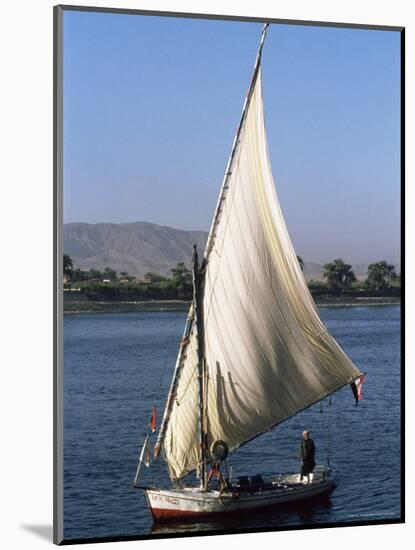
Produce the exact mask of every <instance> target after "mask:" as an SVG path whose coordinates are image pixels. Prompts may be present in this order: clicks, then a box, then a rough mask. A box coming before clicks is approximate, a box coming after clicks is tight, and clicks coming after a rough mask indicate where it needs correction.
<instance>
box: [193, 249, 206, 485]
mask: <svg viewBox="0 0 415 550" xmlns="http://www.w3.org/2000/svg"><path fill="white" fill-rule="evenodd" d="M192 260H193V262H192V263H193V306H194V312H195V321H196V332H197V371H198V398H199V399H198V401H199V403H198V404H199V447H200V453H199V469H200V487H201V488H205V487H206V433H205V427H204V421H203V419H204V406H205V403H204V398H205V396H204V377H205V372H204V371H205V369H204V363H205V353H204V340H205V339H204V329H203V305H202V304H203V302H202V299H201V277H200V272H199V258H198V255H197V247H196V245H193V258H192Z"/></svg>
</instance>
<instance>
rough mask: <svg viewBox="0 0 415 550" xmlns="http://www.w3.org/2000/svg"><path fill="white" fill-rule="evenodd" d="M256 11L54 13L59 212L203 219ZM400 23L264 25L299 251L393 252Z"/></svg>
mask: <svg viewBox="0 0 415 550" xmlns="http://www.w3.org/2000/svg"><path fill="white" fill-rule="evenodd" d="M261 27H262V25H261V24H259V23H250V22H244V23H241V22H228V21H210V20H200V19H179V18H168V17H148V16H133V15H119V14H100V13H87V12H65V15H64V217H65V222H79V221H84V222H91V223H96V222H115V223H118V222H132V221H149V222H154V223H158V224H161V225H168V226H172V227H178V228H181V229H203V230H208V229H209V227H210V222H211V218H212V215H213V211H214V208H215V205H216V200H217V195H218V192H219V187H220V184H221V181H222V177H223V173H224V170H225V166H226V162H227V159H228V156H229V153H230V147H231V144H232V140H233V136H234V132H235V129H236V126H237V124H238V121H239V117H240V113H241V109H242V104H243V100H244V97H245V93H246V90H247V87H248V84H249V80H250V77H251V73H252V67H253V63H254V59H255V55H256V50H257V46H258V41H259V36H260V30H261ZM399 56H400V36H399V34H398V33H397V32H392V31H390V32H389V31H388V32H385V31H369V30H360V29H359V30H356V29H353V30H352V29H335V28H325V27H306V26H292V25H277V24H272V25H271V26H270V28H269V30H268V35H267V40H266V43H265V46H264V51H263V62H262V66H263V86H264V104H265V119H266V120H265V122H266V127H267V133H268V143H269V150H270V156H271V164H272V168H273V174H274V178H275V181H276V187H277V192H278V196H279V200H280V203H281V207H282V210H283V213H284V216H285V220H286V223H287V226H288V230H289V232H290V235H291V238H292V240H293V244H294V247H295V249H296V251H297V253H298V254H300V255H301V256H302V257H303V258H304V259H305V261H315V262H323V261H328V260H331V259H333V258H335V257H336V258H337V257H342V258H343V259H344V260H345V261H348V262H350V263H367V262H371V261H376V260H378V259H387V260H389V261H392V262H394V263H398V264H399V262H400V260H399V256H400V241H399V224H400V121H399V112H400V57H399Z"/></svg>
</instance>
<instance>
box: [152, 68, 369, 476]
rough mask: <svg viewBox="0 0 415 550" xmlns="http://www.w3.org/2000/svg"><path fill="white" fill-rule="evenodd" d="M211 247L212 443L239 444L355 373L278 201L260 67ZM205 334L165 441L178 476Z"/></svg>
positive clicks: (185, 462) (193, 421)
mask: <svg viewBox="0 0 415 550" xmlns="http://www.w3.org/2000/svg"><path fill="white" fill-rule="evenodd" d="M230 170H231V174H230V176H229V177H228V180H227V185H226V189H227V190H226V191H225V195H224V198H223V200H222V202H221V208H220V213H219V216H218V219H217V220H216V222H215V227H214V235H215V236H214V239H213V241H212V243H211V246H209V247H208V250H207V252H208V257H207V265H206V273H205V280H204V288H203V309H204V333H205V358H206V375H207V382H206V386H205V407H206V426H205V429H206V432H207V440H208V446H209V445H210V444H211V443H212V442H213V441H215V440H218V439H220V440H224V441H226V443H227V444H228V446H229V448H230V449H231V450H234V449H236V448H237V447H238V446H240V445H241V444H243V443H244V442H246V441H248V440H250V439H252V438H253V437H255V436H256V435H259V434H261V433H263V432H265V431H266V430H268V429H270V428H271V427H273V426H275V425H276V424H278V423H280V422H282V421H283V420H285V419H287V418H289V417H291V416H292V415H294V414H296V413H297V412H299V411H300V410H302V409H304V408H306V407H307V406H309V405H311V404H313V403H314V402H317V401H319V400H320V399H322V398H324V397H325V396H327V395H329V394H331V393H333V392H334V391H336V390H337V389H339V388H340V387H342V386H344V385H346V384H347V383H348V382H350V381H351V380H352V379H354V378H356V377H357V376H358V375H359V374H360V371H359V369H358V368H357V367H356V366H355V365H354V364H353V363H352V361H351V360H350V359H349V358H348V357H347V356H346V354H345V353H344V352H343V351H342V350H341V348H340V347H339V346H338V344H337V343H336V342H335V340H334V339H333V337H332V336H331V335H330V334H329V333H328V332H327V329H326V328H325V326H324V324H323V323H322V321H321V320H320V317H319V315H318V311H317V308H316V307H315V304H314V302H313V299H312V297H311V295H310V292H309V290H308V288H307V284H306V282H305V279H304V277H303V274H302V272H301V269H300V267H299V264H298V261H297V257H296V254H295V252H294V249H293V247H292V244H291V241H290V238H289V235H288V232H287V229H286V226H285V222H284V219H283V216H282V212H281V209H280V205H279V202H278V198H277V194H276V190H275V184H274V181H273V178H272V173H271V167H270V163H269V156H268V148H267V142H266V135H265V126H264V115H263V103H262V88H261V71H260V69H259V70H258V71H257V75H256V80H255V82H254V88H253V92H252V95H251V97H250V101H249V105H248V109H247V112H246V115H245V118H244V121H243V124H242V129H241V132H240V134H239V143H238V144H237V149H236V152H235V155H234V159H233V163H232V166H231V167H230ZM197 374H198V371H197V339H196V327H195V326H193V329H192V333H191V335H190V338H189V344H188V345H187V347H186V353H185V355H184V357H183V360H182V362H181V365H180V369H179V371H178V380H177V390H176V395H175V399H174V401H173V404H172V407H171V410H170V411H169V413H170V415H169V420H168V423H167V426H166V427H165V435H164V441H163V447H164V455H165V459H166V462H167V464H168V467H169V473H170V476H171V477H172V478H173V479H177V478H181V477H183V476H184V475H186V474H187V473H189V472H190V471H192V470H194V469H195V468H197V465H198V461H199V452H200V451H199V448H200V447H199V435H198V406H197V403H198V380H197Z"/></svg>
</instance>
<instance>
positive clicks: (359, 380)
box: [350, 374, 365, 405]
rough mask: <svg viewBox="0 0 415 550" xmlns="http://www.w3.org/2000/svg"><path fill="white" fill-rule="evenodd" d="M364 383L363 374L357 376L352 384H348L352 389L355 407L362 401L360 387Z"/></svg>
mask: <svg viewBox="0 0 415 550" xmlns="http://www.w3.org/2000/svg"><path fill="white" fill-rule="evenodd" d="M364 381H365V377H364V375H363V374H361V375H360V376H358V377H357V378H355V379H354V380H353V382H352V383H351V384H350V386H351V387H352V391H353V395H354V398H355V399H356V405H357V404H358V402H359V401H361V400H362V399H363V393H362V387H363V384H364Z"/></svg>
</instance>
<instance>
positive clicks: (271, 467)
mask: <svg viewBox="0 0 415 550" xmlns="http://www.w3.org/2000/svg"><path fill="white" fill-rule="evenodd" d="M185 316H186V314H185V313H181V312H180V313H176V312H169V313H126V314H98V315H70V316H65V321H64V350H65V351H64V365H65V367H64V368H65V372H64V415H65V423H64V425H65V433H64V535H65V539H75V538H88V537H108V536H126V535H146V534H151V533H172V532H181V533H182V532H186V531H187V532H191V531H195V530H196V531H203V530H209V531H212V530H217V531H220V530H221V529H244V528H264V527H271V526H275V527H276V528H284V527H285V526H292V525H307V524H318V523H329V522H348V521H350V522H353V521H357V520H359V521H361V520H365V519H367V520H373V519H377V520H381V519H394V518H399V517H400V308H399V307H395V306H386V307H367V308H366V307H365V308H364V307H359V308H323V309H321V316H322V318H323V321H324V322H325V324H326V325H327V327H328V329H329V330H330V332H331V333H332V334H333V335H334V336H335V338H336V339H337V341H338V342H339V344H340V345H341V346H342V347H343V349H344V350H345V351H346V352H347V353H348V355H349V356H350V357H351V358H352V360H353V361H354V362H355V363H356V364H357V365H358V366H359V367H360V369H361V370H363V371H366V372H367V376H366V383H365V385H364V388H363V390H364V399H363V401H362V402H361V403H360V404H359V406H357V407H356V406H355V405H354V399H353V396H352V392H351V390H350V388H349V387H346V388H344V389H343V390H341V391H340V392H338V393H336V394H335V395H334V396H333V398H332V405H331V406H330V405H329V402H328V400H325V401H324V402H323V403H322V406H321V405H320V404H318V405H315V406H313V407H311V408H310V409H308V410H306V411H303V412H302V413H300V414H298V415H297V416H296V417H294V418H292V419H290V420H289V421H287V422H285V423H284V424H282V425H281V426H280V427H278V428H277V429H275V430H274V431H272V432H269V433H266V434H264V435H263V436H262V437H260V438H258V439H256V440H254V441H252V442H251V443H250V444H248V445H246V446H245V447H243V448H242V449H240V450H239V451H238V452H236V453H235V454H234V455H232V458H231V463H232V467H233V472H234V475H244V474H248V475H250V474H256V473H259V472H261V473H262V474H265V475H266V474H273V473H278V472H292V471H297V469H298V461H297V448H298V444H299V438H300V434H301V432H302V431H303V430H304V429H310V430H311V431H312V432H313V433H312V435H313V439H314V441H315V443H316V446H317V462H318V463H322V464H325V463H326V460H327V457H328V455H329V458H330V461H331V466H332V468H333V474H334V476H335V479H336V482H337V487H336V489H335V490H334V492H333V493H332V494H331V495H330V497H329V498H326V499H324V500H322V501H318V502H308V503H307V504H302V505H299V504H297V505H295V506H292V507H291V508H289V509H284V510H281V509H276V510H273V511H271V512H267V513H261V514H260V515H252V516H249V517H248V518H246V517H245V518H244V519H243V520H241V519H238V518H235V519H230V518H228V519H227V520H226V523H224V522H222V521H214V522H213V521H209V522H206V523H199V524H194V523H193V524H181V525H180V524H175V525H170V526H165V525H164V526H163V525H153V521H152V519H151V516H150V513H149V511H148V509H147V505H146V502H145V499H144V495H143V494H142V492H141V491H138V490H134V489H133V488H132V482H133V479H134V474H135V469H136V465H137V455H138V447H139V446H140V447H141V443H142V440H143V439H144V436H145V427H146V425H147V424H148V422H149V417H150V415H151V409H152V406H153V403H154V402H156V404H157V406H158V416H159V418H158V421H159V420H160V417H161V415H162V411H163V408H164V402H165V397H166V393H167V390H168V387H169V384H170V380H171V375H172V371H173V367H174V362H175V358H176V352H177V347H178V341H179V338H180V336H181V333H182V330H183V326H184V322H185ZM142 482H143V483H157V484H160V483H164V484H165V485H166V486H167V483H168V479H167V476H166V472H165V470H164V467H163V463H162V461H159V462H157V463H156V464H155V465H154V467H152V468H150V469H145V472H144V475H143V478H142Z"/></svg>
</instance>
